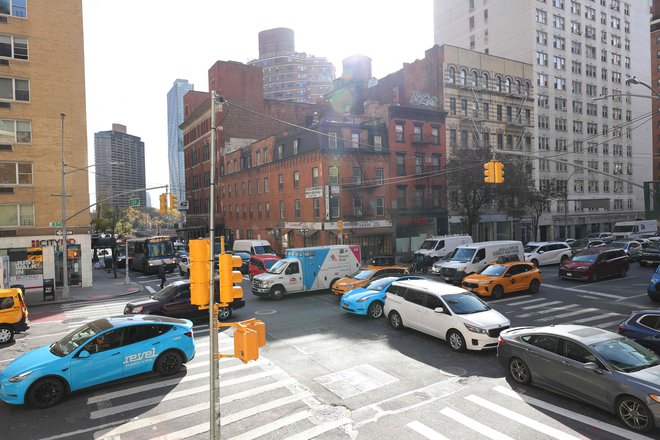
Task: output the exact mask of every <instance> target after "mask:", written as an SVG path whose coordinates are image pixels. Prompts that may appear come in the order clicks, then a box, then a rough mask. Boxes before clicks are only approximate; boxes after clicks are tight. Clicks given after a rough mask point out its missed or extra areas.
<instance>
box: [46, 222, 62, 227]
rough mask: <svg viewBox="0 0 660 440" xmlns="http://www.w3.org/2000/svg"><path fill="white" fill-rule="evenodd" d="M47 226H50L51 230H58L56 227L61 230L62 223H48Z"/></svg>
mask: <svg viewBox="0 0 660 440" xmlns="http://www.w3.org/2000/svg"><path fill="white" fill-rule="evenodd" d="M48 226H50V227H52V228H58V227H59V228H61V227H62V222H50V223H48Z"/></svg>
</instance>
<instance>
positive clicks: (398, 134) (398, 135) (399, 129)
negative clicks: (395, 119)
mask: <svg viewBox="0 0 660 440" xmlns="http://www.w3.org/2000/svg"><path fill="white" fill-rule="evenodd" d="M394 130H395V139H396V141H397V142H404V137H403V124H401V123H397V124H396V125H395V126H394Z"/></svg>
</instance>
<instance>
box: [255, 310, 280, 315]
mask: <svg viewBox="0 0 660 440" xmlns="http://www.w3.org/2000/svg"><path fill="white" fill-rule="evenodd" d="M275 313H277V310H257V311H256V312H254V314H255V315H272V314H275Z"/></svg>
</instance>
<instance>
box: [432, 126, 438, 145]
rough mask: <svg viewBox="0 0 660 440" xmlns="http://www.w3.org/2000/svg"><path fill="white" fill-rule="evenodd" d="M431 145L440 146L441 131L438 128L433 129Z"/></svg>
mask: <svg viewBox="0 0 660 440" xmlns="http://www.w3.org/2000/svg"><path fill="white" fill-rule="evenodd" d="M431 143H432V144H433V145H439V144H440V129H439V128H438V127H431Z"/></svg>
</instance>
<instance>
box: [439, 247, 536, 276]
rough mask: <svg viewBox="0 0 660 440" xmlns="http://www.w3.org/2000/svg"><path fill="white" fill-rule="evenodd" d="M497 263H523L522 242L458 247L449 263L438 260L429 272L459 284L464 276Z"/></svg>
mask: <svg viewBox="0 0 660 440" xmlns="http://www.w3.org/2000/svg"><path fill="white" fill-rule="evenodd" d="M497 261H501V262H504V261H525V252H524V250H523V244H522V242H520V241H506V240H505V241H484V242H481V243H472V244H466V245H462V246H458V247H457V248H456V249H455V250H454V252H453V254H452V256H451V258H450V259H449V261H444V260H440V261H438V262H437V263H436V264H434V265H433V268H432V269H431V270H432V272H433V274H435V275H439V276H440V277H441V278H442V279H443V280H444V281H445V282H447V283H452V284H460V283H461V282H462V281H463V278H465V276H467V275H469V274H472V273H477V272H479V271H481V269H483V268H484V267H486V266H487V265H489V264H490V263H495V262H497Z"/></svg>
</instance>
